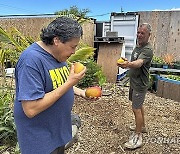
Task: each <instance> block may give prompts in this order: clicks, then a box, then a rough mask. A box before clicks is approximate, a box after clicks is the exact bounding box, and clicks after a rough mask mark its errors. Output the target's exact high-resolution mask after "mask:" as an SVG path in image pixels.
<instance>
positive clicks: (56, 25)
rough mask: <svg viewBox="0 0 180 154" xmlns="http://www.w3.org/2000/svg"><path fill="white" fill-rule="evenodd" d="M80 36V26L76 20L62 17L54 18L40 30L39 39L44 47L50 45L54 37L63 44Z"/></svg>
mask: <svg viewBox="0 0 180 154" xmlns="http://www.w3.org/2000/svg"><path fill="white" fill-rule="evenodd" d="M82 35H83V31H82V27H81V25H80V24H79V23H78V22H77V21H76V20H74V19H72V18H68V17H65V16H63V17H58V18H56V19H55V20H53V21H52V22H51V23H50V24H49V25H48V26H47V27H46V28H44V29H42V31H41V35H40V37H41V40H42V41H43V42H44V43H45V44H46V45H52V44H53V38H54V37H58V38H59V39H60V41H61V42H63V43H65V42H67V41H69V40H71V39H72V38H78V37H81V36H82Z"/></svg>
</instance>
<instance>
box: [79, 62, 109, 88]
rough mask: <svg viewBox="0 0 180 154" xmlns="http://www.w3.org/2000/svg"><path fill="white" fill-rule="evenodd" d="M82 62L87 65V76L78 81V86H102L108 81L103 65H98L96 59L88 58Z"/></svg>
mask: <svg viewBox="0 0 180 154" xmlns="http://www.w3.org/2000/svg"><path fill="white" fill-rule="evenodd" d="M81 63H82V64H84V65H85V66H86V67H87V71H86V75H85V77H84V78H83V79H82V80H80V82H79V83H78V85H77V86H78V87H89V86H93V85H99V86H102V85H103V84H104V83H105V82H106V77H105V75H104V74H103V72H102V69H101V67H100V66H98V65H97V63H96V62H95V61H94V60H92V59H87V60H86V61H82V62H81Z"/></svg>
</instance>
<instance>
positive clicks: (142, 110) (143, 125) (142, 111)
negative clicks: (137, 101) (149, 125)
mask: <svg viewBox="0 0 180 154" xmlns="http://www.w3.org/2000/svg"><path fill="white" fill-rule="evenodd" d="M141 113H142V118H143V123H142V127H145V119H144V107H143V106H142V107H141Z"/></svg>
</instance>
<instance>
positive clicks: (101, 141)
mask: <svg viewBox="0 0 180 154" xmlns="http://www.w3.org/2000/svg"><path fill="white" fill-rule="evenodd" d="M103 94H104V95H103V96H102V97H101V98H100V99H99V100H97V101H90V100H85V99H83V98H81V97H78V96H76V97H75V104H74V106H73V112H74V113H75V114H78V115H79V116H80V118H81V123H82V125H81V127H80V129H79V133H78V141H77V142H76V143H74V145H72V146H71V147H70V148H69V149H67V150H66V154H179V153H180V102H175V101H173V100H170V99H164V98H160V97H157V96H156V94H154V93H150V92H148V93H147V95H146V100H145V104H144V108H145V121H146V127H147V129H148V132H147V133H144V134H143V146H142V147H141V148H138V149H135V150H129V149H126V148H125V147H124V143H125V142H126V141H127V140H128V137H129V136H130V135H131V133H132V132H131V131H130V130H129V125H131V124H133V123H134V116H133V113H132V111H131V104H130V102H129V101H128V87H122V86H118V84H107V85H106V86H104V87H103Z"/></svg>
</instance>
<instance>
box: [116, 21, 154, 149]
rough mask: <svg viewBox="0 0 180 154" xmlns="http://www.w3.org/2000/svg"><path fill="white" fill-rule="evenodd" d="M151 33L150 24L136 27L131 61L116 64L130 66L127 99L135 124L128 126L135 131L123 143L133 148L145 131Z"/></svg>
mask: <svg viewBox="0 0 180 154" xmlns="http://www.w3.org/2000/svg"><path fill="white" fill-rule="evenodd" d="M150 34H151V25H150V24H148V23H144V24H142V25H140V26H139V27H138V31H137V41H138V44H137V46H136V47H135V49H134V50H133V52H132V56H131V61H130V62H129V61H127V59H126V58H124V60H125V62H123V63H121V64H118V66H120V67H122V68H130V70H129V77H130V89H129V100H130V101H132V110H133V113H134V116H135V124H136V125H135V126H130V129H131V130H135V132H134V133H133V134H132V135H131V136H130V137H129V141H128V142H126V143H125V147H126V148H129V149H135V148H138V147H140V146H142V132H145V131H146V128H145V121H144V109H143V102H144V99H145V95H146V92H147V89H148V82H149V68H150V65H151V60H152V57H153V50H152V47H151V45H150V43H149V42H148V41H149V37H150Z"/></svg>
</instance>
